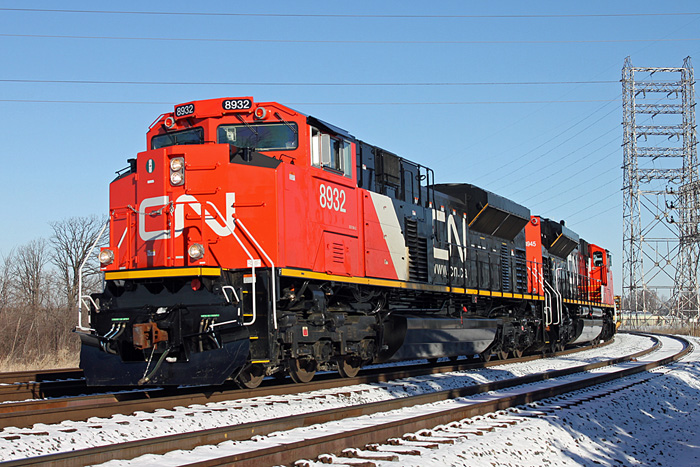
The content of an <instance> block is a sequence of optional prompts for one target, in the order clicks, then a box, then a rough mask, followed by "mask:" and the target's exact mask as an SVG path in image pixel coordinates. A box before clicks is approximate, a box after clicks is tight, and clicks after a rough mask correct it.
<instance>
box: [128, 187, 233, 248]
mask: <svg viewBox="0 0 700 467" xmlns="http://www.w3.org/2000/svg"><path fill="white" fill-rule="evenodd" d="M235 201H236V194H235V193H226V208H225V213H224V212H222V211H221V209H219V208H218V207H217V206H216V205H215V204H214V203H212V202H211V201H207V202H205V203H204V208H202V203H201V202H200V201H199V200H198V199H197V198H195V197H194V196H192V195H180V196H179V197H178V198H177V199H176V200H175V203H174V204H175V212H174V216H173V217H174V229H173V230H174V231H175V237H176V238H177V237H179V236H180V235H182V230H183V229H184V228H185V212H186V211H187V210H188V209H189V210H192V211H193V212H194V213H195V214H196V215H197V216H201V215H202V209H204V216H205V217H204V222H205V223H206V224H207V226H209V228H210V229H211V230H212V231H213V232H214V233H215V234H216V235H218V236H220V237H225V236H227V235H231V230H233V228H234V225H233V215H234V214H235V213H236V208H234V207H233V204H234V203H235ZM169 202H170V198H169V197H167V196H156V197H154V198H146V199H144V200H143V201H141V204H139V237H141V240H143V241H144V242H148V241H153V240H166V239H168V238H170V231H168V230H146V216H147V215H151V213H152V212H153V210H152V209H151V208H155V207H161V208H162V207H164V206H167V204H168V203H169ZM147 209H148V210H149V212H148V214H147V213H146V210H147ZM161 215H165V213H162V214H161ZM222 217H223V219H222ZM226 223H228V226H227V225H226ZM229 226H230V227H231V230H229Z"/></svg>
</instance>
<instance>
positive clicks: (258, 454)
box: [2, 339, 680, 467]
mask: <svg viewBox="0 0 700 467" xmlns="http://www.w3.org/2000/svg"><path fill="white" fill-rule="evenodd" d="M659 346H660V344H659V342H658V339H656V343H655V345H654V346H653V347H652V348H651V349H647V350H644V351H641V352H636V353H634V354H632V355H627V356H625V357H618V358H614V359H611V360H606V361H601V362H596V363H590V364H586V365H580V366H577V367H572V368H567V369H563V370H554V371H547V372H544V373H537V374H533V375H527V376H525V377H519V378H511V379H507V380H501V381H496V382H491V383H485V384H480V385H474V386H468V387H463V388H459V389H452V390H447V391H439V392H435V393H430V394H422V395H417V396H409V397H404V398H399V399H393V400H390V401H381V402H374V403H370V404H363V405H357V406H351V407H346V408H340V409H330V410H325V411H320V412H313V413H308V414H301V415H294V416H288V417H283V418H278V419H273V420H265V421H260V422H252V423H244V424H239V425H232V426H225V427H220V428H214V429H207V430H201V431H196V432H190V433H183V434H177V435H169V436H162V437H157V438H151V439H145V440H138V441H131V442H126V443H121V444H114V445H109V446H100V447H94V448H88V449H84V450H80V451H73V452H66V453H59V454H51V455H46V456H39V457H34V458H29V459H22V460H16V461H8V462H6V463H3V464H2V465H4V466H8V467H11V466H12V467H14V466H24V465H31V464H35V463H50V464H51V465H55V466H73V465H87V464H97V463H101V462H106V461H108V460H112V459H131V458H135V457H138V456H141V455H144V454H163V453H166V452H169V451H172V450H176V449H181V450H188V449H194V448H195V447H197V446H201V445H210V444H217V443H221V442H223V441H231V440H247V439H250V438H251V436H254V435H258V436H261V435H266V434H269V433H272V432H276V431H284V430H289V429H292V428H298V427H304V426H310V425H314V424H319V423H326V422H330V421H336V420H342V419H346V418H348V417H357V416H361V415H369V414H376V413H379V412H387V411H391V410H396V409H400V408H404V407H412V406H416V405H422V404H430V403H434V402H439V401H445V400H450V399H454V398H457V397H465V396H470V395H475V394H480V393H483V392H488V391H495V390H499V389H504V388H511V387H513V386H520V385H523V384H527V383H533V382H540V381H547V380H550V379H553V378H557V377H561V376H567V375H571V374H574V373H580V372H586V371H590V370H593V369H597V368H604V367H607V366H611V365H616V364H620V363H623V362H634V361H635V360H636V359H637V358H639V357H641V356H644V355H646V354H648V353H650V352H652V351H653V350H657V349H658V348H659ZM674 357H675V358H674V359H678V358H680V354H677V355H675V356H674ZM628 364H630V365H634V366H633V367H632V368H629V369H627V370H626V371H623V372H622V373H624V374H625V375H626V374H632V373H635V372H641V371H644V370H645V369H647V368H651V366H649V365H651V364H649V365H644V364H633V363H628ZM658 364H661V363H656V365H658ZM343 381H348V380H343ZM600 382H602V380H599V381H598V382H596V383H595V384H600ZM579 384H580V383H579ZM300 386H301V385H299V386H294V387H295V388H296V387H300ZM564 386H567V385H564ZM568 386H570V387H574V386H576V389H579V388H580V387H585V386H579V385H571V384H569V385H568ZM567 390H569V391H570V390H574V389H567ZM556 393H557V390H556V388H555V389H551V388H550V389H548V390H547V391H535V392H533V393H531V394H530V395H528V396H524V397H511V398H510V399H509V398H505V399H500V400H498V401H496V402H495V403H494V402H491V403H483V404H476V406H469V408H468V409H467V408H466V405H465V404H461V405H464V407H463V408H462V412H463V413H464V414H466V415H455V414H451V415H447V416H446V415H444V414H443V415H442V418H440V416H433V417H427V416H423V417H418V418H417V419H415V420H413V421H410V422H405V423H404V422H401V423H399V422H391V423H388V424H383V425H381V426H379V427H374V428H373V427H369V428H363V429H361V430H352V432H348V433H344V434H340V435H337V434H336V435H329V436H325V437H322V439H321V438H319V439H317V440H306V441H300V442H291V443H286V444H284V445H282V446H274V447H271V448H264V449H259V450H256V451H255V452H249V453H243V454H238V455H235V456H228V457H224V458H220V459H215V460H209V461H203V462H200V463H196V464H192V465H197V466H207V467H209V466H213V465H232V464H235V465H236V466H239V465H250V466H255V467H259V466H260V465H277V464H285V463H290V462H293V461H295V460H297V459H300V458H304V457H307V458H308V457H311V456H313V455H315V454H317V453H318V452H319V450H320V446H321V445H322V446H323V452H334V451H338V450H342V449H345V448H347V447H352V446H357V445H363V444H367V443H369V442H372V443H376V442H381V440H383V439H389V438H391V437H395V436H400V435H402V434H403V433H405V432H407V431H416V430H418V429H423V428H426V427H433V426H435V425H438V424H441V423H446V422H447V421H448V420H447V419H448V418H449V421H452V420H453V419H455V418H453V417H457V419H458V418H465V417H468V416H474V415H476V414H477V412H478V413H487V412H489V411H493V410H499V409H502V408H505V407H508V406H511V405H520V404H523V403H527V402H530V401H533V400H538V399H541V398H545V397H551V396H553V395H556ZM474 407H476V408H474ZM440 420H442V421H440Z"/></svg>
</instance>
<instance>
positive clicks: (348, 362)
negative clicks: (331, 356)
mask: <svg viewBox="0 0 700 467" xmlns="http://www.w3.org/2000/svg"><path fill="white" fill-rule="evenodd" d="M361 366H362V363H361V362H360V360H359V359H357V358H345V359H343V360H340V361H339V362H338V373H340V376H342V377H343V378H354V377H355V376H357V373H358V372H359V371H360V367H361Z"/></svg>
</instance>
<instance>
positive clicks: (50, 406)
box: [0, 343, 609, 428]
mask: <svg viewBox="0 0 700 467" xmlns="http://www.w3.org/2000/svg"><path fill="white" fill-rule="evenodd" d="M608 344H609V343H604V344H599V345H598V346H600V345H608ZM594 347H596V346H585V347H580V348H574V349H568V350H564V351H561V352H558V353H555V354H546V355H543V354H538V355H529V356H525V357H521V358H513V359H508V360H499V361H491V362H487V363H481V362H479V363H474V362H473V361H470V360H459V361H457V362H443V363H432V364H430V363H429V364H422V365H413V366H410V367H403V368H400V369H391V368H388V369H387V368H369V369H365V370H363V371H362V372H361V373H360V375H358V376H357V377H354V378H340V377H339V376H338V375H337V374H335V373H326V374H319V375H317V377H316V378H315V379H314V381H312V382H310V383H305V384H294V385H291V384H290V382H289V380H287V381H278V380H274V379H270V380H266V381H265V383H264V384H263V385H262V386H261V387H258V388H256V389H240V388H238V387H237V386H235V385H233V384H229V385H224V386H221V387H210V388H183V389H177V388H168V389H166V388H152V389H134V388H121V389H118V390H116V391H109V392H105V389H104V388H97V389H95V388H88V387H87V386H85V381H84V379H80V380H70V381H61V380H48V381H45V382H43V383H41V382H38V383H34V384H33V383H17V384H13V385H11V386H4V387H2V386H0V401H3V402H5V401H19V402H13V403H5V404H0V428H5V427H9V426H14V427H18V428H22V427H29V426H32V425H34V424H36V423H45V424H46V423H60V422H61V421H63V420H74V421H76V420H87V419H88V418H90V417H109V416H112V415H116V414H129V413H133V412H136V411H144V412H148V411H153V410H156V409H171V408H173V407H177V406H188V405H192V404H207V403H211V402H221V401H226V400H230V399H232V398H235V399H241V398H251V397H266V396H278V395H284V394H287V393H289V392H290V391H295V392H298V391H318V390H321V389H330V388H334V387H339V386H348V385H357V384H368V383H381V382H387V381H392V380H397V379H402V378H411V377H416V376H424V375H430V374H435V373H444V372H449V371H463V370H473V369H479V368H489V367H494V366H498V365H503V364H506V363H519V362H528V361H533V360H538V359H541V358H545V357H550V356H553V355H554V356H561V355H568V354H572V353H576V352H581V351H584V350H589V349H591V348H594ZM72 374H73V375H75V374H77V373H72ZM34 375H35V374H33V373H32V374H31V376H32V377H35V376H34ZM44 377H47V375H44ZM91 392H92V393H93V394H90V393H91ZM31 394H41V395H44V396H43V397H41V398H40V399H36V400H35V397H33V396H32V395H31ZM48 394H51V397H50V398H48V399H45V398H44V397H46V395H48ZM23 396H24V397H23ZM67 396H74V397H67ZM2 397H8V398H7V399H3V398H2ZM26 399H32V400H26Z"/></svg>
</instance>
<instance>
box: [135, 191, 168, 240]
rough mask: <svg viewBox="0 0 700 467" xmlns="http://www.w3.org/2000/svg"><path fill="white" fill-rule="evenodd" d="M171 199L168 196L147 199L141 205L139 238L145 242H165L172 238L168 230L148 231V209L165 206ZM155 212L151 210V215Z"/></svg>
mask: <svg viewBox="0 0 700 467" xmlns="http://www.w3.org/2000/svg"><path fill="white" fill-rule="evenodd" d="M168 201H170V199H169V198H168V197H167V196H156V197H155V198H146V199H144V200H143V201H141V204H139V236H140V237H141V240H143V241H144V242H149V241H152V240H165V239H166V238H169V237H170V233H169V232H168V231H167V230H146V209H149V208H154V207H156V206H161V207H162V206H165V205H166V204H168ZM153 211H154V210H151V211H150V212H149V213H148V215H150V214H151V213H152V212H153Z"/></svg>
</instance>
